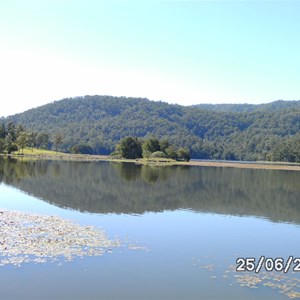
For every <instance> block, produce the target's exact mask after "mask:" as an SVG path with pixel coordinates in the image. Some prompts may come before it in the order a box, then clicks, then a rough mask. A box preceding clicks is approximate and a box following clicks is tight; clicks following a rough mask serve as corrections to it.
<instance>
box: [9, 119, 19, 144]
mask: <svg viewBox="0 0 300 300" xmlns="http://www.w3.org/2000/svg"><path fill="white" fill-rule="evenodd" d="M7 134H9V135H10V139H11V140H12V142H14V141H15V140H16V138H17V136H16V125H15V123H14V122H9V123H8V124H7Z"/></svg>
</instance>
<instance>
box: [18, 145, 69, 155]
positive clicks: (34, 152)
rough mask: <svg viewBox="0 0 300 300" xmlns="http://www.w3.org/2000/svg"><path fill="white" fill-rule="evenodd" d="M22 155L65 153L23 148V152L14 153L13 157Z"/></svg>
mask: <svg viewBox="0 0 300 300" xmlns="http://www.w3.org/2000/svg"><path fill="white" fill-rule="evenodd" d="M18 154H24V155H64V154H65V153H62V152H56V151H51V150H44V149H37V148H28V147H26V148H24V149H23V151H22V150H20V151H15V152H13V155H18Z"/></svg>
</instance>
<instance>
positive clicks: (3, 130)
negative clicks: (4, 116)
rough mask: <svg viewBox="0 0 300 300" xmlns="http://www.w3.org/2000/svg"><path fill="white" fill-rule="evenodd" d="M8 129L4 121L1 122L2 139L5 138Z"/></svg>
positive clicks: (0, 135) (0, 134) (0, 133)
mask: <svg viewBox="0 0 300 300" xmlns="http://www.w3.org/2000/svg"><path fill="white" fill-rule="evenodd" d="M5 136H6V131H5V125H4V123H1V124H0V139H5Z"/></svg>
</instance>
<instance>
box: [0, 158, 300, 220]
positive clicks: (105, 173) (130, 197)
mask: <svg viewBox="0 0 300 300" xmlns="http://www.w3.org/2000/svg"><path fill="white" fill-rule="evenodd" d="M0 180H2V181H3V182H5V183H7V184H9V185H12V186H15V187H17V188H19V189H21V190H23V191H26V192H27V193H29V194H32V195H34V196H35V197H38V198H41V199H43V200H44V201H47V202H49V203H51V204H55V205H58V206H61V207H68V208H72V209H75V210H80V211H89V212H94V213H135V214H136V213H138V214H142V213H144V212H146V211H154V212H159V211H163V210H175V209H180V208H186V209H192V210H195V211H202V212H213V213H222V214H230V215H254V216H261V217H267V218H270V219H272V220H273V221H288V222H296V223H300V196H299V195H300V185H299V182H300V172H293V171H274V170H252V169H232V168H209V167H147V166H137V165H134V164H118V163H106V162H65V161H27V162H25V161H24V162H21V161H16V160H10V161H9V160H4V159H1V160H0Z"/></svg>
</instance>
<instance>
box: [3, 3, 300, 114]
mask: <svg viewBox="0 0 300 300" xmlns="http://www.w3.org/2000/svg"><path fill="white" fill-rule="evenodd" d="M299 15H300V1H297V0H295V1H255V0H250V1H243V0H240V1H225V0H223V1H222V0H219V1H208V0H207V1H201V0H199V1H100V0H99V1H96V0H95V1H91V0H82V1H81V0H49V1H43V0H35V1H34V0H31V1H30V0H19V1H15V0H0V33H1V34H0V43H1V44H0V46H1V47H0V81H1V88H0V93H1V94H0V95H1V104H2V105H1V112H0V115H9V114H13V113H16V112H21V111H24V110H26V109H29V108H32V107H36V106H39V105H42V104H44V103H48V102H52V101H54V100H59V99H62V98H64V97H72V96H81V95H87V94H89V95H93V94H100V95H103V94H104V95H114V96H128V97H129V96H134V97H147V98H149V99H152V100H162V101H167V102H169V103H178V104H182V105H190V104H196V103H245V102H247V103H263V102H270V101H273V100H278V99H285V100H298V99H300V95H299V94H300V88H299V86H300V85H299V78H300V76H299V75H300V74H299V73H300V38H299V37H300V35H299V32H300V18H299Z"/></svg>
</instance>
